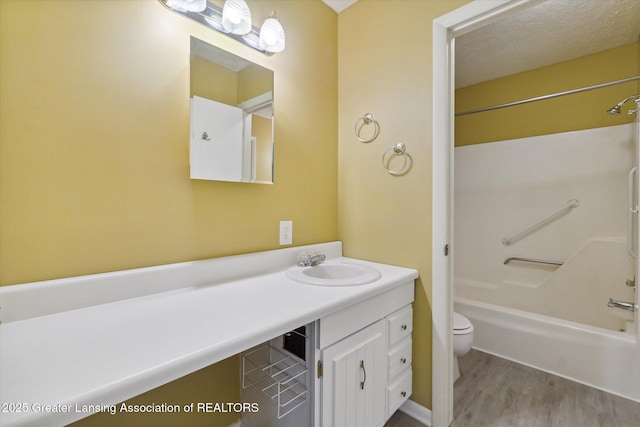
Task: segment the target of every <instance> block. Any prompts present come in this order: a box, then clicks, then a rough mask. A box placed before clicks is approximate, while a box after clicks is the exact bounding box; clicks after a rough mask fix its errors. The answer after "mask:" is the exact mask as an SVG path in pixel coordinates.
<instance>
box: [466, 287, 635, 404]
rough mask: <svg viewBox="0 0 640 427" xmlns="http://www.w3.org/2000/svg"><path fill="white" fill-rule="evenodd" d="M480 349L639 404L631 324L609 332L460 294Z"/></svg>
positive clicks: (475, 344) (477, 346) (476, 347)
mask: <svg viewBox="0 0 640 427" xmlns="http://www.w3.org/2000/svg"><path fill="white" fill-rule="evenodd" d="M454 310H455V311H456V312H458V313H461V314H463V315H464V316H466V317H467V318H469V320H470V321H471V323H472V324H473V326H474V345H473V347H474V348H475V349H477V350H480V351H484V352H486V353H490V354H494V355H496V356H499V357H502V358H505V359H509V360H512V361H514V362H517V363H521V364H523V365H527V366H531V367H533V368H536V369H540V370H542V371H546V372H549V373H552V374H555V375H558V376H560V377H564V378H568V379H570V380H573V381H576V382H579V383H582V384H586V385H589V386H592V387H595V388H598V389H600V390H604V391H607V392H609V393H612V394H616V395H619V396H622V397H626V398H628V399H631V400H634V401H637V402H640V344H639V343H638V340H637V338H636V335H637V334H636V331H635V330H636V328H635V327H633V326H632V322H629V327H628V329H627V331H626V332H617V331H611V330H607V329H603V328H598V327H595V326H589V325H583V324H580V323H575V322H571V321H567V320H562V319H556V318H553V317H548V316H543V315H539V314H533V313H529V312H525V311H521V310H516V309H512V308H507V307H501V306H498V305H493V304H488V303H485V302H480V301H476V300H472V299H467V298H461V297H456V298H455V299H454Z"/></svg>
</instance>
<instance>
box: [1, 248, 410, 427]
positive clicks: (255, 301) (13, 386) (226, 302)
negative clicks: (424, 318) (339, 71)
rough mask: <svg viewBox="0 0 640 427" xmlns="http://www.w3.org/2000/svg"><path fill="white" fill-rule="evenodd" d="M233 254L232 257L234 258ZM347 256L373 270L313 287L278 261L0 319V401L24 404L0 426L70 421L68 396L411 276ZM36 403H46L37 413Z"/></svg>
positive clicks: (108, 386) (144, 375) (120, 391)
mask: <svg viewBox="0 0 640 427" xmlns="http://www.w3.org/2000/svg"><path fill="white" fill-rule="evenodd" d="M298 250H299V251H302V250H304V248H298ZM289 251H290V250H289ZM340 251H341V248H340ZM274 252H277V251H270V253H271V254H273V253H274ZM252 256H253V257H254V258H253V259H255V255H252ZM241 257H243V256H239V257H233V260H234V261H235V262H236V264H234V265H235V266H236V267H237V265H238V264H237V262H238V258H241ZM341 259H344V260H349V261H355V260H350V259H347V258H341ZM219 260H222V261H223V260H224V259H223V258H220V259H219ZM334 260H335V259H334ZM357 262H363V263H365V264H368V265H371V266H373V267H375V268H377V269H378V270H379V271H380V272H381V273H382V278H380V279H378V280H377V281H376V282H373V283H371V284H367V285H362V286H352V287H322V286H312V285H305V284H301V283H298V282H295V281H292V280H290V279H288V278H287V277H286V276H285V269H281V270H280V271H277V272H270V273H265V274H261V275H257V276H253V277H247V278H236V279H234V280H230V281H225V282H223V283H215V284H211V285H206V284H199V285H196V286H192V287H187V288H179V289H175V290H171V291H166V292H161V293H157V294H150V295H144V296H139V297H134V298H129V299H124V300H120V301H114V302H109V303H103V304H97V305H91V306H87V307H83V308H76V309H73V310H69V311H62V312H57V313H53V314H47V315H42V316H38V317H31V318H26V319H24V320H16V321H10V322H8V323H6V322H3V324H2V325H0V401H1V402H2V405H3V408H5V407H6V405H7V404H26V406H25V408H26V409H27V411H26V412H22V413H20V412H15V411H9V412H3V413H0V425H2V426H10V425H11V426H13V425H47V426H52V425H63V424H66V423H69V422H71V421H74V420H78V419H80V418H83V417H85V416H88V415H90V414H88V413H78V411H77V410H76V409H75V408H76V406H75V405H76V404H77V405H79V406H82V405H111V404H115V403H119V402H121V401H123V400H126V399H129V398H131V397H133V396H136V395H138V394H141V393H143V392H145V391H148V390H151V389H153V388H156V387H158V386H160V385H163V384H166V383H168V382H170V381H173V380H175V379H177V378H180V377H182V376H184V375H186V374H189V373H191V372H195V371H197V370H199V369H201V368H204V367H206V366H208V365H211V364H213V363H216V362H218V361H221V360H223V359H225V358H227V357H229V356H232V355H234V354H237V353H239V352H241V351H243V350H246V349H248V348H250V347H252V346H254V345H257V344H259V343H262V342H264V341H267V340H269V339H271V338H273V337H276V336H278V335H280V334H283V333H285V332H287V331H289V330H292V329H294V328H296V327H298V326H301V325H304V324H306V323H309V322H312V321H315V320H317V319H319V318H322V317H323V316H326V315H328V314H331V313H333V312H336V311H338V310H340V309H342V308H345V307H347V306H349V305H351V304H353V303H356V302H359V301H363V300H365V299H367V298H370V297H372V296H374V295H377V294H379V293H381V292H385V291H387V290H389V289H392V288H394V287H396V286H399V285H401V284H404V283H407V281H411V280H414V279H415V278H417V276H418V274H417V271H416V270H413V269H407V268H401V267H394V266H389V265H384V264H377V263H370V262H366V261H357ZM214 282H215V280H214ZM19 286H25V285H19ZM6 300H7V301H9V298H7V299H6ZM3 305H4V302H3ZM3 310H4V307H3ZM38 405H41V406H44V405H53V406H52V407H51V408H45V409H42V410H41V411H40V412H38ZM67 408H68V411H67V412H55V410H56V409H57V410H63V411H64V410H65V409H67Z"/></svg>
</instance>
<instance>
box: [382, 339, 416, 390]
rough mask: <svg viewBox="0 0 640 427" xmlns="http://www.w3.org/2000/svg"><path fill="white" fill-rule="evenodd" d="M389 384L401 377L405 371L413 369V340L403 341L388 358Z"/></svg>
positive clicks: (390, 352)
mask: <svg viewBox="0 0 640 427" xmlns="http://www.w3.org/2000/svg"><path fill="white" fill-rule="evenodd" d="M387 364H388V365H387V366H388V370H387V371H388V372H389V382H393V380H394V379H395V378H396V377H397V376H399V375H400V374H401V373H402V372H403V371H404V370H405V369H408V368H410V367H411V340H410V339H407V340H405V341H402V342H401V343H400V344H399V345H397V346H396V347H394V348H393V349H392V350H391V351H389V354H388V356H387Z"/></svg>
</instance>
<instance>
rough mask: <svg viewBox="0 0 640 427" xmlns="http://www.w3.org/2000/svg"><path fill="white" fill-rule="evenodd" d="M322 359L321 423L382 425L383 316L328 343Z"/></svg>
mask: <svg viewBox="0 0 640 427" xmlns="http://www.w3.org/2000/svg"><path fill="white" fill-rule="evenodd" d="M322 361H323V367H324V368H323V369H324V373H323V376H322V402H321V405H322V426H323V427H377V426H383V425H384V415H385V414H384V411H385V395H384V394H385V388H386V378H387V372H386V371H387V367H386V347H385V323H384V320H380V321H378V322H376V323H374V324H372V325H371V326H368V327H367V328H365V329H363V330H361V331H359V332H356V333H355V334H353V335H350V336H349V337H347V338H345V339H343V340H342V341H339V342H337V343H335V344H334V345H332V346H330V347H327V348H326V349H324V350H323V351H322Z"/></svg>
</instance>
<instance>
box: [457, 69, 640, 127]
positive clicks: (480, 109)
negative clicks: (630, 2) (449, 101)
mask: <svg viewBox="0 0 640 427" xmlns="http://www.w3.org/2000/svg"><path fill="white" fill-rule="evenodd" d="M639 79H640V76H635V77H628V78H626V79H621V80H614V81H612V82H607V83H600V84H597V85H593V86H586V87H582V88H579V89H572V90H567V91H565V92H557V93H551V94H549V95H542V96H537V97H535V98H529V99H523V100H521V101H514V102H508V103H506V104H500V105H494V106H493V107H484V108H478V109H475V110H469V111H464V112H462V113H456V114H455V116H456V117H458V116H466V115H467V114H475V113H482V112H483V111H490V110H497V109H500V108H506V107H513V106H514V105H521V104H528V103H530V102H536V101H543V100H545V99H551V98H557V97H559V96H565V95H571V94H574V93H580V92H586V91H588V90H593V89H600V88H603V87H608V86H613V85H619V84H621V83H627V82H631V81H634V80H639Z"/></svg>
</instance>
